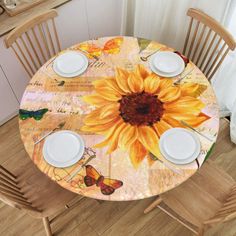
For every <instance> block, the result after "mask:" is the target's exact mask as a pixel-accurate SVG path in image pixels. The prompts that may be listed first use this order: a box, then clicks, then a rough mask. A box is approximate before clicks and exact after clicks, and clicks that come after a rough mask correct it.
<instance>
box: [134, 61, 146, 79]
mask: <svg viewBox="0 0 236 236" xmlns="http://www.w3.org/2000/svg"><path fill="white" fill-rule="evenodd" d="M135 73H136V74H138V75H139V76H140V77H141V78H143V80H145V79H146V78H147V77H148V76H149V73H148V71H147V70H146V68H145V67H144V66H143V65H142V64H138V66H137V68H136V71H135Z"/></svg>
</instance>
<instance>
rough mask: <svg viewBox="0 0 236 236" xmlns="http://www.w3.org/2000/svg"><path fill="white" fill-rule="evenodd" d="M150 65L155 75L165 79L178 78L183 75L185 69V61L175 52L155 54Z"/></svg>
mask: <svg viewBox="0 0 236 236" xmlns="http://www.w3.org/2000/svg"><path fill="white" fill-rule="evenodd" d="M170 55H171V56H170ZM149 65H150V68H151V70H152V71H153V72H154V73H156V74H158V75H160V76H163V77H174V76H177V75H179V74H181V73H182V72H183V70H184V68H185V64H184V61H183V59H182V58H181V57H180V56H179V55H177V54H176V53H173V52H157V53H155V54H154V55H153V56H151V57H150V60H149Z"/></svg>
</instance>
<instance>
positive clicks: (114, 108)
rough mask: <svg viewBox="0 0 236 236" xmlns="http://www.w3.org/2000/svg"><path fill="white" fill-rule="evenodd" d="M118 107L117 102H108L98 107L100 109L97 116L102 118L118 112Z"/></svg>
mask: <svg viewBox="0 0 236 236" xmlns="http://www.w3.org/2000/svg"><path fill="white" fill-rule="evenodd" d="M119 107H120V106H119V103H110V104H108V105H106V106H103V107H101V108H100V109H101V110H100V115H99V117H100V118H101V119H102V118H105V117H107V116H109V115H112V114H119Z"/></svg>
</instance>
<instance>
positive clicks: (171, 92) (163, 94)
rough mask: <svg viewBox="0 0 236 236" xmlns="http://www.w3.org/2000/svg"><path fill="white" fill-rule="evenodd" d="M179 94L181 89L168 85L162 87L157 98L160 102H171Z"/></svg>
mask: <svg viewBox="0 0 236 236" xmlns="http://www.w3.org/2000/svg"><path fill="white" fill-rule="evenodd" d="M180 95H181V91H180V89H179V88H178V87H168V88H166V89H163V90H161V91H160V93H159V94H158V99H160V100H161V101H162V102H173V101H175V100H176V99H178V98H179V97H180Z"/></svg>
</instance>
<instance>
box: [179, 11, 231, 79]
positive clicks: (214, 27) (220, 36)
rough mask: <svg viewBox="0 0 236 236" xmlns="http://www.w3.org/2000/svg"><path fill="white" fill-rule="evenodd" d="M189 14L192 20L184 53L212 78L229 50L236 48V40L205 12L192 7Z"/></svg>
mask: <svg viewBox="0 0 236 236" xmlns="http://www.w3.org/2000/svg"><path fill="white" fill-rule="evenodd" d="M187 15H188V16H190V17H191V20H190V24H189V28H188V32H187V35H186V39H185V43H184V49H183V54H184V55H186V56H187V57H188V58H189V59H190V60H192V61H193V62H194V63H195V64H196V65H197V66H198V67H199V68H200V69H201V70H202V72H203V73H204V74H205V75H206V77H207V78H208V79H209V80H210V79H211V78H212V76H213V75H214V74H215V72H216V71H217V69H218V68H219V66H220V65H221V63H222V62H223V60H224V59H225V57H226V55H227V54H228V52H229V51H230V50H234V49H235V46H236V43H235V40H234V38H233V36H232V35H231V34H230V33H229V32H228V31H227V30H226V29H225V28H224V27H223V26H222V25H220V24H219V23H218V22H217V21H216V20H215V19H213V18H212V17H210V16H208V15H207V14H205V13H204V12H202V11H200V10H197V9H193V8H190V9H189V10H188V12H187Z"/></svg>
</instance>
